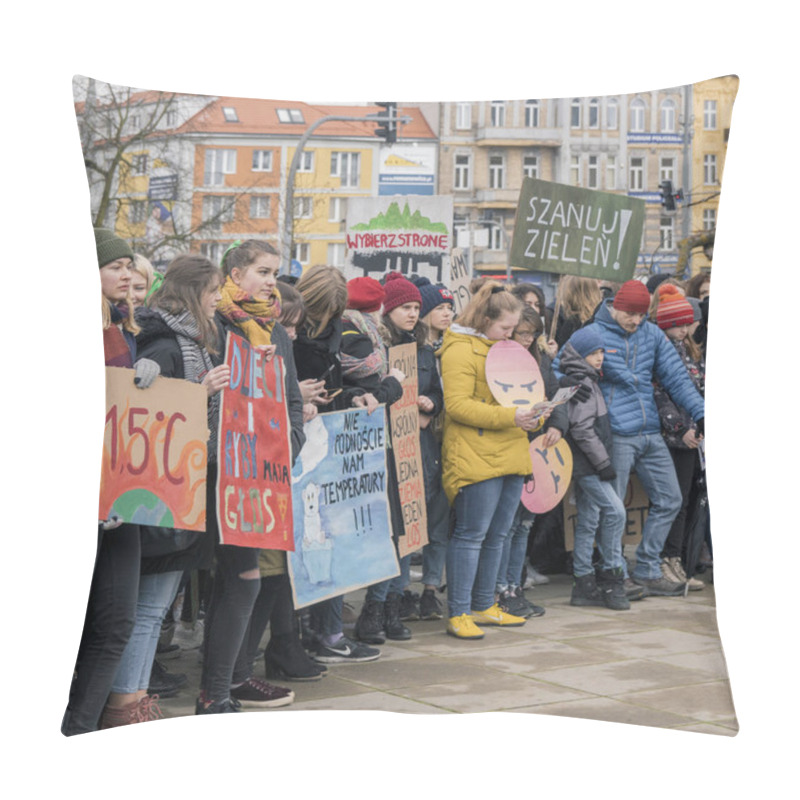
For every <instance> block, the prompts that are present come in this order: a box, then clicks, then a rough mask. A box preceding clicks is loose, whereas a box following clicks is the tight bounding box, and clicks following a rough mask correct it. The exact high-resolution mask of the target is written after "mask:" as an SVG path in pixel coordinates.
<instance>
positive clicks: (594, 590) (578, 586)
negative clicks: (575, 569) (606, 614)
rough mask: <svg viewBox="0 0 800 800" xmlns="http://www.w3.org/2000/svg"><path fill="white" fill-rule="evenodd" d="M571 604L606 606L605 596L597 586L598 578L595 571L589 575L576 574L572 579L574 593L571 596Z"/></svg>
mask: <svg viewBox="0 0 800 800" xmlns="http://www.w3.org/2000/svg"><path fill="white" fill-rule="evenodd" d="M569 604H570V605H571V606H602V607H605V605H606V601H605V597H604V595H603V592H602V591H601V590H600V589H599V588H598V586H597V579H596V578H595V575H594V573H593V572H590V573H589V574H588V575H576V576H575V577H574V578H573V579H572V595H571V596H570V598H569Z"/></svg>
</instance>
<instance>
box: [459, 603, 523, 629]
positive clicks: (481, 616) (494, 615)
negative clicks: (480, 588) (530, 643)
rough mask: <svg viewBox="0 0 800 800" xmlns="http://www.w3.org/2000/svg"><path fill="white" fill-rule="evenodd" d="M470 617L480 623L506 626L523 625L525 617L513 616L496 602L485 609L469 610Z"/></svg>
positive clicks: (516, 626) (515, 626)
mask: <svg viewBox="0 0 800 800" xmlns="http://www.w3.org/2000/svg"><path fill="white" fill-rule="evenodd" d="M469 613H470V614H471V615H472V619H474V620H475V622H477V623H479V624H480V625H503V626H504V627H506V628H518V627H519V626H520V625H524V624H525V622H526V620H525V617H515V616H514V615H513V614H507V613H506V612H505V611H503V609H502V608H500V606H499V605H497V603H495V604H494V605H493V606H489V608H487V609H486V610H485V611H474V610H473V611H470V612H469Z"/></svg>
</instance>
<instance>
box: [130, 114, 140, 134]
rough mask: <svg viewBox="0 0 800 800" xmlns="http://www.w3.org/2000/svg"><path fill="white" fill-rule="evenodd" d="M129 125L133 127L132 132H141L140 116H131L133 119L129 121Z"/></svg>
mask: <svg viewBox="0 0 800 800" xmlns="http://www.w3.org/2000/svg"><path fill="white" fill-rule="evenodd" d="M128 124H129V125H130V126H131V129H132V130H134V131H136V130H139V115H138V114H131V117H130V119H129V120H128Z"/></svg>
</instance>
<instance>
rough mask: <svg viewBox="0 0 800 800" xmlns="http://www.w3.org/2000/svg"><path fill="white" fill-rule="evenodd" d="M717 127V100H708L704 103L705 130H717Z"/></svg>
mask: <svg viewBox="0 0 800 800" xmlns="http://www.w3.org/2000/svg"><path fill="white" fill-rule="evenodd" d="M716 129H717V101H716V100H706V101H704V103H703V130H706V131H715V130H716Z"/></svg>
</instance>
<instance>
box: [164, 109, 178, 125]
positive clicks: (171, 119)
mask: <svg viewBox="0 0 800 800" xmlns="http://www.w3.org/2000/svg"><path fill="white" fill-rule="evenodd" d="M166 124H167V127H168V128H174V127H175V126H176V125H177V124H178V112H177V111H167V114H166Z"/></svg>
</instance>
